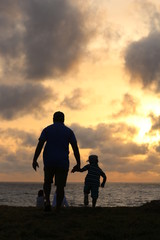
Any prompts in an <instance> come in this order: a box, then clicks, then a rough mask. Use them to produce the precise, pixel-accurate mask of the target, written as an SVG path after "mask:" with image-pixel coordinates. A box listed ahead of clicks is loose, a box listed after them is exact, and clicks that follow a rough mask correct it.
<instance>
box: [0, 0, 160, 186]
mask: <svg viewBox="0 0 160 240" xmlns="http://www.w3.org/2000/svg"><path fill="white" fill-rule="evenodd" d="M159 105H160V3H159V0H150V1H146V0H127V1H125V0H86V1H83V0H76V1H74V0H27V1H25V0H21V1H19V0H14V1H13V0H1V1H0V120H1V125H0V153H1V154H0V155H1V157H0V181H23V182H27V181H35V182H40V181H43V160H42V154H41V156H40V157H39V159H38V162H39V165H40V168H39V169H38V171H37V172H34V170H33V169H32V166H31V164H32V159H33V155H34V151H35V147H36V145H37V142H38V138H39V136H40V133H41V131H42V129H43V128H44V127H46V126H47V125H50V124H52V116H53V113H54V112H56V111H63V112H64V114H65V125H66V126H68V127H70V128H71V129H72V130H73V131H74V133H75V135H76V138H77V141H78V145H79V149H80V154H81V165H82V166H84V165H85V164H86V160H87V159H88V156H89V155H90V154H96V155H98V158H99V166H100V167H101V168H102V169H103V171H104V172H106V174H107V177H108V181H109V182H159V181H160V157H159V155H160V146H159V143H160V133H159V128H160V107H159ZM75 163H76V162H75V159H74V156H73V152H72V149H71V148H70V170H71V169H72V167H73V166H74V165H75ZM85 175H86V173H74V174H71V173H69V176H68V181H69V182H82V181H83V180H84V177H85Z"/></svg>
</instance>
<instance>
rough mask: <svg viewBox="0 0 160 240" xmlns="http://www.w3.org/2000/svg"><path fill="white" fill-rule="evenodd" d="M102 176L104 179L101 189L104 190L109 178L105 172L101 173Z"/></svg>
mask: <svg viewBox="0 0 160 240" xmlns="http://www.w3.org/2000/svg"><path fill="white" fill-rule="evenodd" d="M101 176H102V177H103V182H102V183H101V187H102V188H104V185H105V183H106V180H107V176H106V174H105V173H104V172H103V171H102V173H101Z"/></svg>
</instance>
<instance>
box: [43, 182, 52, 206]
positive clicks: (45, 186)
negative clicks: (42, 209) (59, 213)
mask: <svg viewBox="0 0 160 240" xmlns="http://www.w3.org/2000/svg"><path fill="white" fill-rule="evenodd" d="M43 189H44V194H45V200H46V205H50V193H51V183H48V182H44V184H43Z"/></svg>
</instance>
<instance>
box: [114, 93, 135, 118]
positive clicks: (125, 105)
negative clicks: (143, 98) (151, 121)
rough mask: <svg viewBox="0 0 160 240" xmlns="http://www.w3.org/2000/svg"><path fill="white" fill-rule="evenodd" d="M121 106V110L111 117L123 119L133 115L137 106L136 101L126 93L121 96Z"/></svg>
mask: <svg viewBox="0 0 160 240" xmlns="http://www.w3.org/2000/svg"><path fill="white" fill-rule="evenodd" d="M121 105H122V107H121V110H120V111H119V112H117V113H115V114H113V117H124V116H128V115H133V114H135V113H136V108H137V105H138V100H137V99H135V98H134V97H133V96H132V95H130V94H129V93H126V94H124V96H123V100H122V102H121Z"/></svg>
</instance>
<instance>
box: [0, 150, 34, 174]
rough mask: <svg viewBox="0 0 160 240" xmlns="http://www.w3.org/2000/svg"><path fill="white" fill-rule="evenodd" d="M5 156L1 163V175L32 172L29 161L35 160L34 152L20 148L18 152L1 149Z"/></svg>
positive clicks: (2, 157)
mask: <svg viewBox="0 0 160 240" xmlns="http://www.w3.org/2000/svg"><path fill="white" fill-rule="evenodd" d="M1 149H3V155H2V156H1V162H0V173H18V172H19V173H26V172H30V171H31V164H29V162H28V161H29V160H30V161H31V159H32V158H33V152H31V151H29V150H28V149H26V148H23V147H19V149H18V150H17V151H14V152H13V151H12V150H11V149H9V148H8V147H6V148H5V147H1V146H0V150H1Z"/></svg>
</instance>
